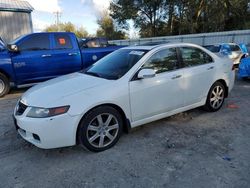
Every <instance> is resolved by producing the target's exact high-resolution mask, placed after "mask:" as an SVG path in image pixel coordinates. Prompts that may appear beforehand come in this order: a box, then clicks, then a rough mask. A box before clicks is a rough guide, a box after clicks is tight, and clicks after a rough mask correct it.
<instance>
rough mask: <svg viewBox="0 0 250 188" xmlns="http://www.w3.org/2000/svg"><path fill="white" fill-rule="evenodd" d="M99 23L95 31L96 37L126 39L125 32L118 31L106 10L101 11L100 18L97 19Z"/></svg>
mask: <svg viewBox="0 0 250 188" xmlns="http://www.w3.org/2000/svg"><path fill="white" fill-rule="evenodd" d="M97 23H98V25H99V28H98V30H97V31H96V36H97V37H105V38H107V39H108V40H116V39H126V38H127V36H126V33H125V32H123V31H118V30H117V29H116V27H115V24H114V21H113V19H112V18H111V17H110V16H109V14H108V12H103V13H102V16H101V18H99V19H98V20H97Z"/></svg>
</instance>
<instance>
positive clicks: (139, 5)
mask: <svg viewBox="0 0 250 188" xmlns="http://www.w3.org/2000/svg"><path fill="white" fill-rule="evenodd" d="M166 10H167V0H154V1H151V0H116V1H112V2H111V4H110V11H111V16H112V18H113V19H115V20H116V21H117V22H118V23H119V24H120V25H122V26H123V27H125V28H126V27H127V26H128V23H127V21H128V20H133V21H134V25H135V28H138V29H139V32H140V35H141V36H142V37H150V36H159V35H161V34H162V33H161V32H162V29H163V28H164V25H165V23H166V16H167V15H166Z"/></svg>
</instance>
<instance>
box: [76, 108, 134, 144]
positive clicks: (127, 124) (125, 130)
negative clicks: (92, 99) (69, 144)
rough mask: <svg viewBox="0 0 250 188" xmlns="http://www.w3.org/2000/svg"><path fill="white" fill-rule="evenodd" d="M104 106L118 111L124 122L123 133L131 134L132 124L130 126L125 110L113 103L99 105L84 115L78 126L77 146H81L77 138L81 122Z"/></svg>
mask: <svg viewBox="0 0 250 188" xmlns="http://www.w3.org/2000/svg"><path fill="white" fill-rule="evenodd" d="M102 106H109V107H112V108H114V109H116V110H117V111H118V112H119V113H120V114H121V116H122V121H123V125H124V126H123V132H125V133H129V131H130V129H131V124H130V120H129V119H128V118H127V116H126V114H125V112H124V110H123V109H122V108H121V107H120V106H118V105H116V104H112V103H104V104H100V105H97V106H95V107H93V108H91V109H89V110H88V111H87V112H86V113H84V115H83V116H82V118H81V120H80V121H79V123H78V126H77V130H76V134H75V139H76V144H79V141H78V138H77V134H78V131H79V127H80V124H81V122H82V121H83V119H84V117H85V116H86V115H87V114H88V113H90V112H91V111H92V110H94V109H96V108H99V107H102Z"/></svg>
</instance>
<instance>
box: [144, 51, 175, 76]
mask: <svg viewBox="0 0 250 188" xmlns="http://www.w3.org/2000/svg"><path fill="white" fill-rule="evenodd" d="M142 68H150V69H154V70H155V72H156V74H159V73H163V72H167V71H172V70H175V69H177V52H176V48H168V49H164V50H161V51H159V52H156V53H155V54H154V55H152V56H151V57H150V58H149V60H148V61H147V62H146V63H145V64H144V65H143V66H142Z"/></svg>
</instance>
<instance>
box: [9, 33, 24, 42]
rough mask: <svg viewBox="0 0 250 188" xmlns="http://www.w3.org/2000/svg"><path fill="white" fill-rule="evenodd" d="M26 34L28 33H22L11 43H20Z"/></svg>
mask: <svg viewBox="0 0 250 188" xmlns="http://www.w3.org/2000/svg"><path fill="white" fill-rule="evenodd" d="M26 36H27V35H21V36H19V37H17V38H16V39H14V40H13V41H11V42H10V43H9V44H16V43H18V41H19V40H21V39H23V38H24V37H26Z"/></svg>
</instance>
